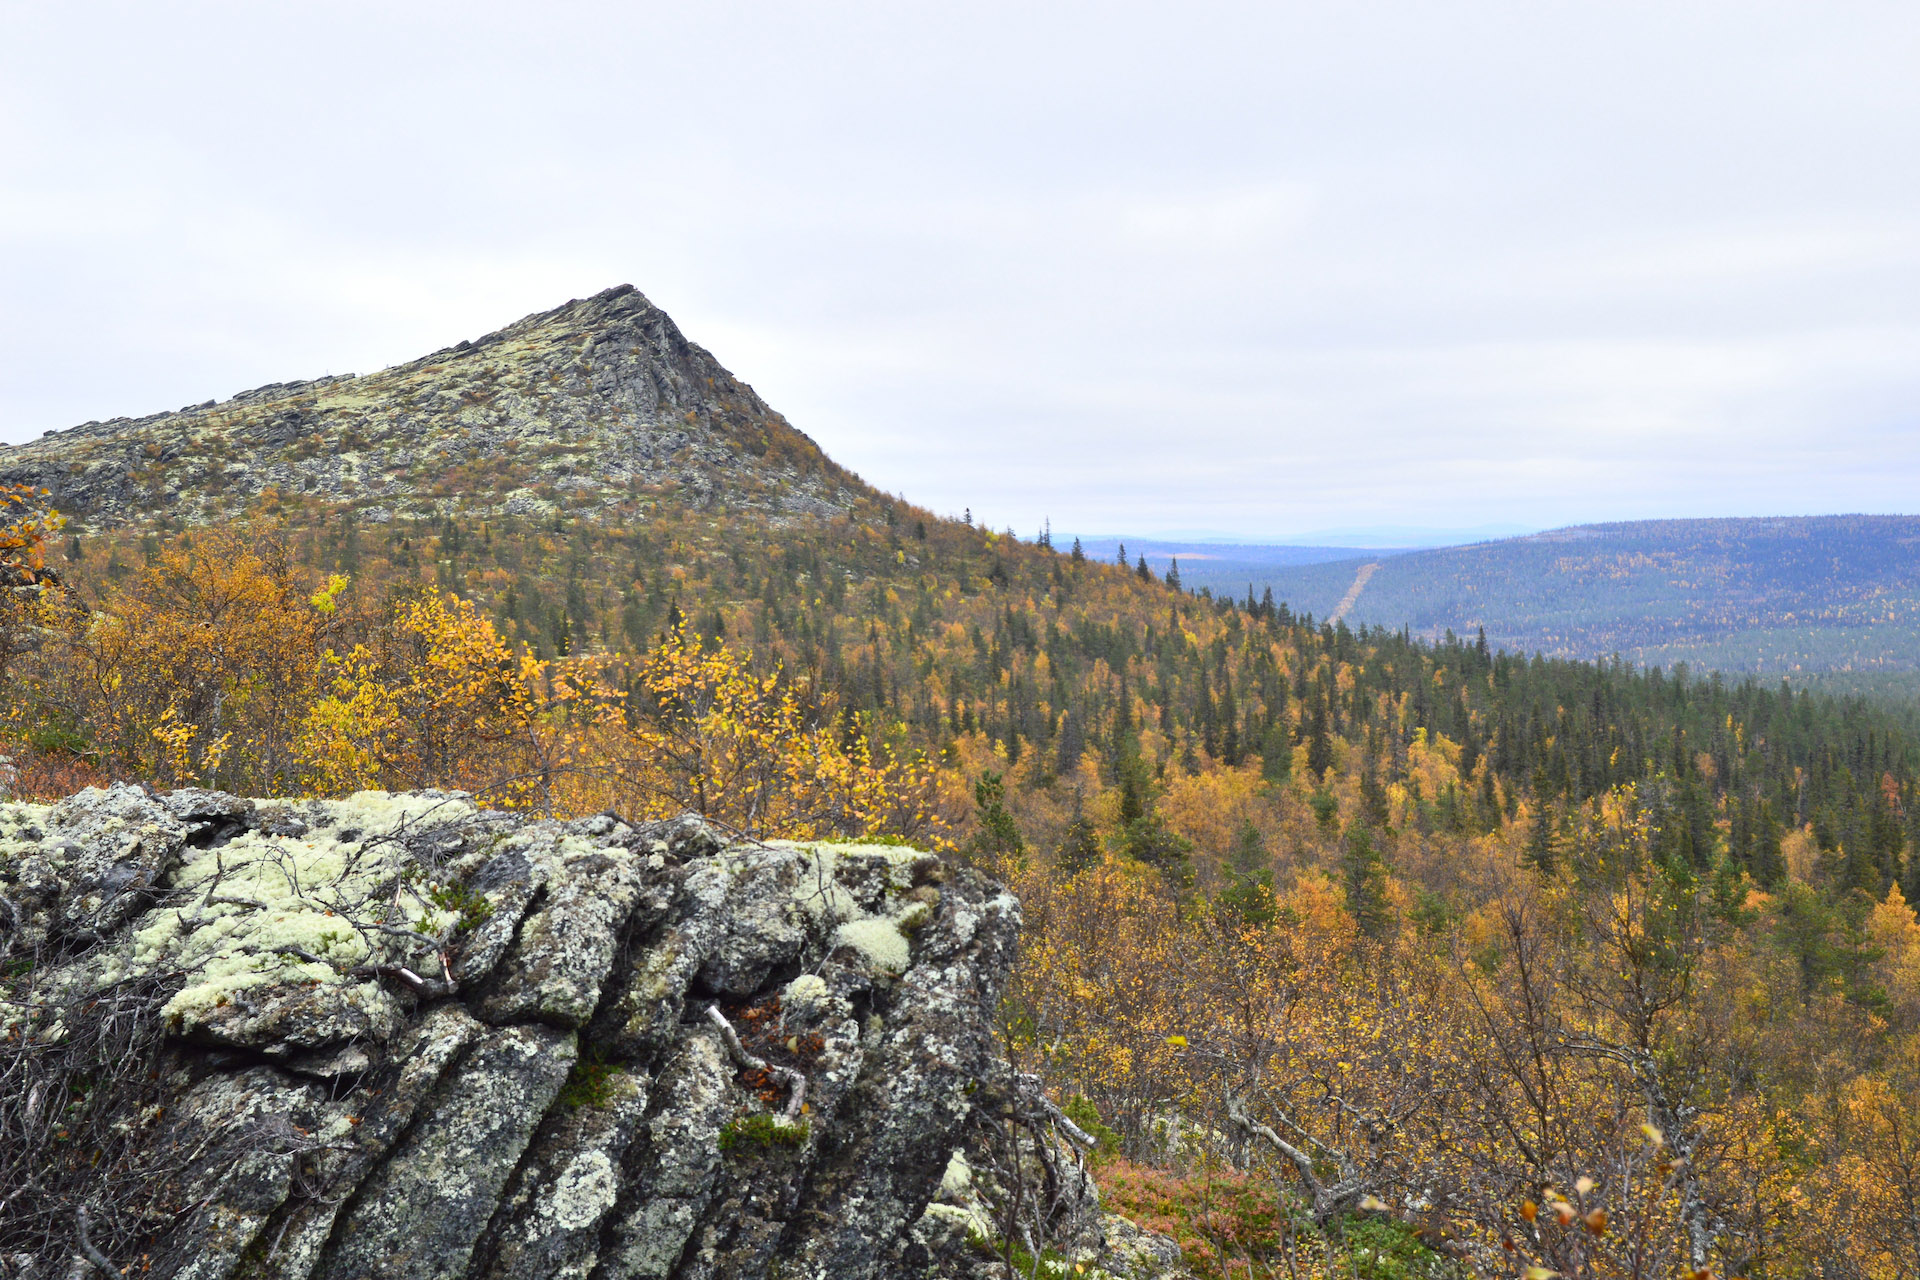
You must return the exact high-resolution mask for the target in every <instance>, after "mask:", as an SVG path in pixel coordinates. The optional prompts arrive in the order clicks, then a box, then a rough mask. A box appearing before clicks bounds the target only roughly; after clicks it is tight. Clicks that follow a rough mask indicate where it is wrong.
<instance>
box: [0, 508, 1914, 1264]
mask: <svg viewBox="0 0 1920 1280" xmlns="http://www.w3.org/2000/svg"><path fill="white" fill-rule="evenodd" d="M7 510H8V513H9V517H10V519H9V523H8V528H9V530H10V532H9V533H8V534H7V535H5V536H4V537H0V557H4V564H5V566H7V568H6V571H7V572H8V573H10V574H12V575H13V577H12V578H11V579H10V580H9V583H10V585H9V591H10V594H9V597H8V600H9V605H8V607H9V609H10V610H11V612H10V613H9V614H8V615H7V617H6V619H5V620H4V625H5V627H6V628H7V629H6V631H5V633H4V635H5V637H6V647H4V648H0V658H3V659H4V661H5V666H4V668H3V669H0V678H4V679H5V681H6V684H7V691H6V692H7V697H6V710H5V722H4V732H5V734H6V738H7V741H8V743H9V744H10V745H9V752H10V754H11V755H12V756H13V757H14V759H15V767H16V768H17V770H18V777H17V779H16V781H15V782H14V783H13V786H14V787H15V789H16V790H17V791H18V792H19V793H21V794H23V795H43V796H51V795H54V794H57V793H59V792H62V791H65V790H67V789H71V788H72V787H74V786H77V785H80V784H82V783H84V782H86V781H89V780H94V781H98V780H104V779H107V778H113V777H119V778H132V779H138V780H141V781H145V782H150V783H152V784H153V785H155V786H178V785H197V786H209V787H219V788H223V789H228V790H234V791H240V792H251V793H259V794H326V795H337V794H344V793H347V792H351V791H355V790H360V789H364V788H369V787H379V788H392V789H400V788H419V787H451V788H458V789H462V790H466V791H470V792H473V793H474V794H475V795H477V796H479V797H480V798H482V799H483V800H484V801H486V802H488V803H491V804H495V805H499V806H504V807H516V808H526V809H532V810H535V811H544V812H554V813H564V814H580V813H590V812H598V811H602V810H608V809H611V810H614V811H616V812H619V813H621V814H623V815H624V816H629V817H643V816H660V815H666V814H670V813H677V812H680V811H681V810H683V809H688V808H692V809H696V810H699V811H702V812H704V813H706V814H708V815H709V816H710V817H711V818H713V819H714V820H716V821H719V822H722V823H725V824H727V825H728V826H730V827H732V828H734V829H736V830H738V831H741V832H743V833H747V834H753V835H782V836H790V837H798V838H810V837H826V836H861V837H874V838H898V839H905V840H912V841H915V842H917V843H922V844H929V845H933V846H936V847H941V848H944V849H946V850H948V851H949V852H951V853H953V854H954V855H955V856H959V857H964V858H968V859H971V860H973V861H974V862H976V863H978V864H980V865H982V866H984V867H985V868H986V869H988V870H990V871H992V872H993V873H995V874H997V875H998V876H1000V877H1002V878H1003V879H1005V880H1006V881H1007V882H1008V883H1009V884H1010V885H1011V886H1012V887H1013V888H1014V889H1015V890H1016V892H1017V893H1018V894H1019V896H1020V898H1021V900H1022V902H1023V903H1024V904H1025V912H1026V919H1027V932H1026V943H1025V951H1024V955H1023V959H1022V961H1021V964H1020V967H1019V970H1018V972H1017V974H1016V977H1015V981H1014V984H1013V986H1012V989H1011V990H1010V992H1009V994H1008V997H1007V1000H1006V1003H1005V1008H1004V1021H1005V1025H1004V1028H1003V1031H1004V1035H1005V1039H1006V1043H1007V1045H1008V1046H1009V1049H1010V1051H1011V1052H1012V1053H1013V1054H1014V1055H1015V1057H1016V1058H1017V1059H1018V1060H1019V1061H1020V1062H1021V1064H1022V1065H1023V1066H1024V1067H1025V1068H1026V1069H1030V1070H1033V1071H1036V1072H1038V1073H1039V1074H1040V1075H1041V1077H1042V1078H1043V1080H1044V1081H1045V1082H1046V1085H1047V1087H1048V1088H1049V1090H1050V1091H1051V1092H1052V1094H1053V1095H1054V1097H1055V1099H1056V1101H1057V1102H1058V1103H1059V1104H1060V1105H1061V1106H1062V1107H1063V1108H1066V1109H1067V1110H1068V1112H1069V1113H1070V1114H1074V1115H1077V1116H1079V1117H1081V1118H1082V1119H1083V1121H1084V1122H1085V1124H1086V1125H1087V1126H1090V1132H1097V1133H1099V1134H1101V1135H1103V1152H1102V1154H1101V1155H1100V1156H1099V1157H1098V1159H1100V1160H1101V1161H1103V1162H1105V1163H1106V1164H1107V1166H1108V1173H1107V1175H1106V1177H1105V1181H1106V1183H1107V1185H1109V1186H1110V1188H1112V1190H1111V1193H1110V1194H1111V1195H1112V1196H1113V1197H1114V1198H1115V1201H1116V1203H1118V1204H1120V1205H1123V1206H1125V1207H1127V1208H1129V1209H1130V1210H1131V1211H1134V1212H1136V1213H1138V1214H1140V1215H1141V1216H1143V1217H1144V1218H1147V1219H1149V1220H1151V1221H1152V1222H1154V1223H1157V1224H1158V1225H1160V1226H1162V1227H1163V1228H1165V1229H1168V1230H1171V1231H1174V1232H1176V1233H1177V1234H1179V1235H1181V1236H1182V1237H1183V1239H1184V1242H1185V1243H1186V1245H1187V1247H1188V1251H1189V1257H1190V1259H1191V1260H1192V1261H1193V1263H1194V1265H1195V1266H1196V1267H1197V1268H1198V1269H1199V1271H1200V1272H1201V1273H1202V1274H1207V1275H1218V1276H1226V1275H1235V1276H1239V1275H1248V1274H1252V1275H1270V1274H1292V1275H1299V1274H1325V1273H1326V1268H1327V1267H1328V1266H1330V1265H1332V1264H1331V1261H1330V1259H1331V1258H1332V1257H1333V1254H1332V1253H1331V1252H1329V1251H1328V1249H1330V1248H1331V1246H1330V1245H1328V1246H1327V1248H1322V1245H1325V1244H1327V1242H1331V1241H1335V1240H1339V1241H1343V1242H1345V1243H1344V1244H1343V1245H1342V1247H1343V1248H1347V1249H1349V1250H1351V1249H1353V1248H1357V1247H1358V1246H1356V1245H1354V1244H1353V1243H1352V1242H1353V1241H1355V1240H1359V1239H1362V1238H1367V1233H1368V1232H1369V1231H1374V1232H1379V1231H1385V1232H1388V1233H1390V1234H1391V1233H1398V1234H1397V1235H1394V1236H1393V1238H1394V1239H1395V1240H1399V1241H1401V1242H1403V1243H1405V1244H1406V1246H1407V1248H1409V1249H1412V1250H1414V1251H1416V1252H1423V1253H1424V1255H1425V1256H1429V1257H1432V1258H1434V1259H1436V1260H1438V1261H1439V1262H1440V1263H1444V1264H1445V1265H1453V1263H1454V1262H1459V1263H1464V1264H1471V1265H1472V1266H1474V1267H1476V1268H1478V1269H1480V1270H1482V1271H1483V1272H1484V1273H1487V1274H1515V1273H1518V1272H1520V1271H1521V1270H1522V1269H1524V1268H1525V1267H1537V1268H1543V1269H1545V1270H1547V1271H1552V1272H1560V1273H1564V1274H1568V1275H1584V1274H1593V1275H1671V1274H1675V1273H1676V1270H1678V1271H1679V1272H1681V1273H1685V1272H1689V1271H1691V1272H1696V1273H1697V1272H1705V1271H1711V1273H1713V1274H1724V1275H1745V1276H1786V1275H1804V1274H1809V1273H1810V1272H1814V1271H1816V1270H1817V1269H1819V1268H1823V1267H1824V1268H1826V1270H1825V1271H1824V1272H1822V1273H1823V1274H1846V1275H1862V1276H1873V1277H1881V1276H1887V1277H1891V1276H1898V1275H1912V1274H1916V1273H1920V1223H1916V1221H1915V1219H1914V1218H1913V1216H1912V1214H1911V1213H1910V1211H1909V1208H1908V1206H1909V1205H1910V1204H1912V1203H1915V1202H1920V1159H1916V1157H1917V1156H1920V1151H1917V1150H1916V1140H1917V1138H1920V1135H1917V1134H1916V1132H1915V1129H1914V1116H1915V1114H1916V1111H1915V1108H1916V1105H1917V1104H1920V921H1917V920H1916V918H1915V915H1914V912H1913V910H1912V908H1911V907H1910V906H1909V902H1910V901H1912V900H1914V899H1915V898H1916V896H1920V858H1916V857H1915V856H1913V848H1914V844H1915V838H1916V835H1920V812H1917V811H1916V796H1915V786H1916V777H1915V765H1916V757H1915V749H1914V743H1913V741H1912V739H1911V738H1910V737H1909V735H1908V733H1907V731H1906V730H1905V728H1904V727H1903V725H1902V723H1901V722H1900V721H1899V719H1898V718H1896V717H1894V716H1893V715H1891V714H1889V713H1886V712H1883V711H1881V710H1878V709H1876V708H1875V707H1873V706H1871V705H1869V704H1866V703H1863V702H1857V701H1844V700H1836V699H1833V698H1827V697H1821V696H1816V695H1812V694H1808V693H1805V692H1795V691H1792V690H1790V689H1788V688H1785V687H1783V686H1768V685H1762V684H1759V683H1755V682H1740V683H1729V682H1726V681H1724V680H1722V679H1720V678H1718V677H1713V676H1707V677H1704V678H1701V677H1696V676H1694V675H1692V674H1691V673H1688V672H1685V671H1684V670H1682V671H1673V672H1662V671H1659V670H1657V669H1641V668H1637V667H1632V666H1629V665H1627V664H1625V663H1621V662H1617V661H1611V662H1602V663H1581V662H1571V661H1552V660H1547V659H1543V658H1540V657H1528V656H1525V655H1520V654H1512V653H1504V652H1498V651H1495V650H1494V649H1492V648H1491V647H1490V646H1489V645H1488V644H1487V643H1486V641H1485V639H1484V637H1471V638H1469V637H1456V636H1448V637H1446V638H1445V639H1443V640H1442V641H1441V642H1439V643H1435V644H1427V643H1422V642H1418V641H1416V640H1413V639H1411V638H1410V637H1409V636H1408V635H1406V634H1405V633H1404V632H1397V631H1393V630H1388V629H1379V628H1369V627H1360V628H1349V627H1347V626H1345V625H1343V624H1340V623H1332V624H1328V623H1325V622H1316V621H1315V620H1314V619H1313V618H1312V617H1310V616H1301V615H1297V614H1295V613H1293V612H1292V611H1291V610H1290V609H1289V608H1288V607H1287V606H1286V605H1285V604H1284V603H1283V602H1276V601H1274V600H1272V599H1271V598H1270V597H1268V598H1261V599H1255V598H1253V597H1252V595H1251V594H1249V596H1248V597H1247V598H1246V599H1243V600H1236V599H1215V598H1213V597H1212V596H1210V595H1207V594H1199V595H1196V594H1191V593H1188V592H1185V591H1182V590H1180V589H1179V587H1178V585H1177V584H1170V583H1166V582H1162V581H1158V580H1156V579H1155V577H1154V575H1153V574H1152V573H1151V571H1150V570H1149V569H1148V568H1147V567H1146V565H1145V563H1144V561H1142V562H1140V563H1137V564H1099V563H1094V562H1092V561H1090V560H1088V559H1087V558H1086V557H1085V556H1084V555H1082V554H1080V552H1079V550H1078V548H1077V547H1076V548H1073V549H1068V550H1062V549H1059V548H1055V547H1053V546H1051V545H1048V542H1049V540H1046V539H1043V540H1041V541H1040V542H1039V543H1037V544H1036V543H1026V542H1021V541H1019V540H1017V539H1014V538H1012V537H1011V536H1009V535H1003V534H995V533H991V532H989V531H985V530H980V529H976V528H973V527H971V526H970V525H966V524H961V523H959V522H949V521H940V520H936V519H934V518H933V517H932V516H931V515H930V514H928V513H925V512H922V511H918V510H917V509H914V508H911V507H908V506H906V505H905V504H903V503H884V504H879V505H877V506H875V507H874V508H873V509H872V510H870V511H865V512H861V513H855V514H851V515H848V516H846V517H834V518H807V519H804V520H794V521H790V522H787V523H785V524H783V525H780V526H778V527H775V526H773V525H771V524H758V525H756V524H752V523H749V522H743V521H735V522H726V521H721V520H717V519H709V518H706V517H703V516H701V515H700V514H699V513H697V512H679V513H675V512H673V511H671V510H668V509H665V508H662V509H659V510H657V511H656V512H655V513H654V515H653V518H651V519H648V520H646V521H634V522H632V523H630V524H621V523H618V522H588V521H577V522H574V521H567V520H565V519H563V518H555V519H551V520H545V521H513V520H501V521H495V520H487V521H480V522H477V523H464V522H462V521H459V520H457V519H453V518H432V519H422V520H419V521H393V522H390V523H388V524H386V525H384V526H380V527H371V528H369V527H362V526H360V525H358V524H356V523H355V522H354V521H353V519H352V518H351V516H350V515H347V514H342V513H339V512H333V513H326V512H317V511H314V510H305V509H300V508H297V507H295V508H289V509H285V510H282V511H281V512H280V514H279V518H278V519H277V520H274V521H272V522H263V523H260V524H258V525H255V526H250V527H245V528H240V529H235V530H231V531H225V532H223V531H216V530H205V529H189V530H176V531H171V532H168V531H164V530H157V529H148V530H144V531H133V532H127V533H121V534H92V535H88V536H87V537H85V538H82V537H78V536H74V537H70V538H68V539H67V540H65V541H64V542H63V541H62V538H61V534H60V531H59V530H58V527H57V523H56V522H55V520H54V518H53V517H52V516H51V513H48V512H45V511H44V510H43V509H42V508H40V507H37V506H36V505H35V503H34V501H33V498H32V495H20V496H18V497H16V498H13V499H12V500H11V501H10V506H9V507H8V508H7ZM8 539H11V541H10V542H9V541H8ZM50 565H51V566H55V567H56V569H57V571H55V572H49V568H48V566H50ZM1314 1242H1320V1243H1319V1244H1316V1243H1314ZM1368 1247H1369V1248H1372V1247H1373V1246H1368ZM1381 1247H1382V1248H1384V1247H1385V1246H1384V1245H1383V1246H1381ZM1395 1247H1398V1246H1395ZM1349 1256H1351V1255H1349ZM1449 1259H1451V1260H1452V1261H1448V1260H1449ZM1836 1267H1844V1268H1846V1269H1844V1270H1835V1269H1834V1268H1836ZM1343 1273H1344V1272H1343ZM1383 1274H1384V1273H1383Z"/></svg>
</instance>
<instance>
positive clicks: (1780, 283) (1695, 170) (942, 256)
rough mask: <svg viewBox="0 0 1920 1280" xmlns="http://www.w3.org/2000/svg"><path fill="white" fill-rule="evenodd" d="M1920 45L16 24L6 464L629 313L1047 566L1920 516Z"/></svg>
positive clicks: (788, 6) (1891, 10)
mask: <svg viewBox="0 0 1920 1280" xmlns="http://www.w3.org/2000/svg"><path fill="white" fill-rule="evenodd" d="M1916 68H1920V6H1916V5H1914V4H1912V3H1910V2H1908V3H1886V4H1873V5H1865V4H1843V3H1835V2H1833V0H1823V2H1822V3H1818V4H1814V3H1804V4H1798V5H1793V6H1774V5H1769V4H1764V3H1754V2H1745V3H1739V4H1683V3H1677V2H1676V0H1662V2H1661V3H1657V4H1647V5H1636V4H1630V3H1624V2H1623V0H1608V2H1607V3H1602V4H1577V3H1552V4H1542V3H1537V2H1529V3H1515V4H1503V5H1481V4H1466V3H1435V2H1434V0H1419V2H1416V3H1396V4H1364V5H1363V4H1331V3H1324V2H1322V3H1313V4H1300V5H1283V4H1275V3H1259V4H1246V5H1205V4H1196V3H1192V2H1191V0H1189V2H1188V3H1184V4H1178V5H1174V4H1166V3H1159V4H1154V5H1139V6H1134V5H1124V4H1101V5H1074V4H1035V3H1033V2H1032V0H1026V2H1025V3H1019V4H1007V5H999V4H993V3H985V2H983V0H970V2H969V3H965V4H955V5H929V4H902V3H898V2H897V0H896V2H895V3H888V4H873V5H838V4H830V3H820V2H818V0H816V2H815V3H810V4H793V3H790V2H789V3H780V4H771V3H769V4H730V3H717V2H715V0H703V2H702V3H696V4H689V3H685V0H675V2H674V3H671V4H650V3H635V2H632V0H628V2H625V3H606V4H568V3H554V2H553V0H546V2H545V3H542V4H538V5H532V4H526V3H524V2H519V3H514V4H511V5H500V4H491V3H484V2H477V0H463V2H462V3H458V4H445V5H441V4H405V3H396V2H395V0H382V2H381V3H377V4H375V3H370V4H353V3H329V4H324V5H317V4H298V3H288V2H286V0H276V2H275V3H270V4H262V3H259V2H258V0H252V2H250V3H245V4H231V5H227V4H192V3H170V4H167V5H155V4H152V3H136V4H125V5H115V4H105V3H86V4H72V3H53V2H51V0H48V2H46V3H33V4H18V3H9V2H7V0H0V344H4V345H3V347H0V350H3V351H4V355H0V440H5V441H18V440H24V439H27V438H30V437H32V436H36V435H38V434H39V433H40V432H42V431H44V430H47V429H49V428H57V427H65V426H71V425H73V424H75V423H79V422H83V421H86V420H88V419H92V418H108V417H113V416H116V415H121V414H127V415H138V414H142V413H148V412H153V411H155V410H158V409H163V408H171V407H176V406H179V405H182V404H186V403H190V402H195V401H200V400H205V399H207V398H209V397H215V396H220V397H224V396H227V395H231V394H232V393H234V392H235V391H238V390H241V389H243V388H246V387H251V386H255V385H258V384H260V383H263V382H269V381H279V380H283V379H287V378H294V377H310V376H315V375H319V374H323V373H329V372H332V373H340V372H346V371H356V372H369V371H371V370H373V369H376V368H379V367H382V366H384V365H388V364H393V363H396V362H399V361H401V360H405V359H408V358H411V357H413V356H415V355H419V354H424V353H425V352H427V351H429V350H433V349H435V348H438V347H441V346H445V345H447V344H449V343H451V342H454V341H456V340H458V339H461V338H467V337H475V336H478V335H479V334H481V333H483V332H486V331H487V330H490V329H494V328H498V327H499V326H501V325H503V324H506V323H508V322H510V321H512V320H514V319H517V318H518V317H520V316H522V315H525V314H527V313H529V312H532V311H536V310H544V309H546V308H548V307H551V306H554V305H557V304H558V303H561V302H563V301H565V300H566V299H568V298H571V297H577V296H582V295H585V294H588V293H592V292H594V291H597V290H599V289H602V288H605V287H607V286H609V285H612V284H616V283H620V282H623V281H624V282H631V283H633V284H634V285H637V286H638V287H639V288H640V289H641V290H642V291H643V292H645V293H646V294H647V295H648V296H649V297H651V298H652V299H653V300H654V301H655V302H656V303H658V304H659V305H661V306H662V307H664V308H665V309H666V310H667V311H668V312H669V313H671V314H672V315H673V316H674V318H675V319H676V320H677V321H678V322H679V323H680V325H681V327H682V328H683V329H684V330H685V331H686V333H687V334H688V335H689V336H690V337H691V338H693V340H694V341H696V342H699V343H701V344H703V345H705V346H707V347H708V348H710V349H711V350H713V351H714V352H715V354H716V355H718V356H719V358H720V359H721V361H722V362H723V363H725V364H726V365H727V366H728V367H729V368H731V369H733V370H734V371H735V372H736V373H738V374H739V375H740V376H741V377H743V378H745V379H746V380H747V381H749V382H751V383H753V384H754V386H755V387H756V388H757V389H758V390H759V391H760V392H761V393H762V394H763V395H764V396H765V397H766V398H767V399H768V400H769V401H770V402H771V403H772V404H774V405H775V406H776V407H777V408H779V409H780V410H782V411H783V412H784V413H785V414H786V415H787V416H788V417H789V418H790V419H791V420H792V421H793V423H794V424H795V425H796V426H798V427H800V428H801V429H802V430H804V431H807V432H808V433H809V434H811V435H812V436H813V437H814V438H815V439H817V440H818V441H820V443H821V444H822V445H824V446H825V447H826V448H827V449H828V451H829V452H831V453H832V454H833V455H834V456H835V457H836V458H838V459H839V460H841V461H842V462H844V463H846V464H847V465H849V466H851V467H853V468H854V469H856V470H857V471H859V472H860V473H861V474H863V475H864V476H865V477H866V478H867V479H868V480H870V481H872V482H873V483H875V484H877V485H879V486H881V487H883V488H885V489H888V490H891V491H896V492H902V493H905V494H906V495H907V496H908V497H910V498H912V499H914V500H916V501H919V502H922V503H925V504H927V505H930V506H932V507H934V508H935V509H936V510H940V511H952V512H958V511H960V510H961V509H962V508H963V507H971V508H972V509H973V511H974V513H975V515H976V517H979V518H983V519H986V520H989V521H991V522H992V523H993V524H994V525H995V526H1000V525H1007V524H1011V525H1013V526H1015V527H1017V528H1018V529H1019V530H1020V531H1022V532H1023V533H1027V532H1030V531H1031V529H1032V528H1033V527H1035V526H1037V525H1038V523H1039V522H1040V520H1041V519H1042V518H1044V517H1051V519H1052V521H1053V524H1054V528H1055V530H1056V531H1062V530H1067V531H1075V532H1087V533H1093V532H1128V533H1136V534H1151V533H1175V532H1193V531H1211V532H1214V533H1218V534H1230V535H1237V536H1240V537H1244V538H1249V539H1273V540H1284V539H1286V538H1288V537H1292V536H1297V535H1299V534H1301V533H1303V532H1305V531H1309V530H1317V529H1326V528H1330V527H1347V528H1351V527H1355V526H1362V527H1364V526H1368V525H1416V526H1435V527H1442V528H1448V527H1466V526H1485V525H1488V524H1497V523H1511V524H1519V525H1528V526H1547V525H1554V524H1563V523H1570V522H1575V521H1587V520H1604V519H1625V518H1636V517H1651V516H1687V515H1757V514H1794V513H1814V512H1831V511H1862V510H1864V511H1899V510H1904V511H1914V510H1920V497H1917V496H1916V495H1920V74H1917V73H1916Z"/></svg>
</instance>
